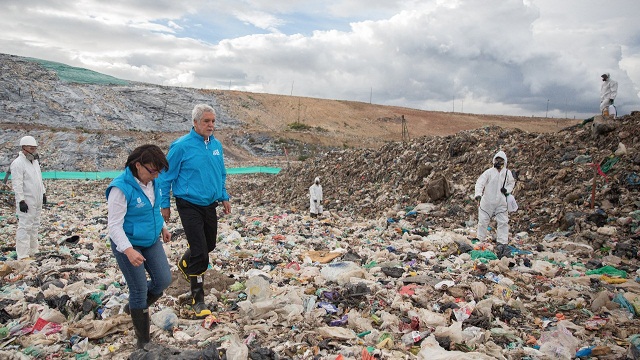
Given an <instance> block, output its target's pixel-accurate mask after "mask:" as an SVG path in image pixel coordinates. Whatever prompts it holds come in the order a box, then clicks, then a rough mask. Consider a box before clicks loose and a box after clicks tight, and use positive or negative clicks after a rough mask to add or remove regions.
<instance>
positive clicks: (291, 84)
mask: <svg viewBox="0 0 640 360" xmlns="http://www.w3.org/2000/svg"><path fill="white" fill-rule="evenodd" d="M294 82H295V81H292V82H291V94H289V96H293V83H294Z"/></svg>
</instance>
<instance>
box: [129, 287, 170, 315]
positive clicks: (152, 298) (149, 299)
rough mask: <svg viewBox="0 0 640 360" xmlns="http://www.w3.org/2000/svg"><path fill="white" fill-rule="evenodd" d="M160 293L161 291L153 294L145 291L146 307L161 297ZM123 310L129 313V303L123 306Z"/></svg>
mask: <svg viewBox="0 0 640 360" xmlns="http://www.w3.org/2000/svg"><path fill="white" fill-rule="evenodd" d="M162 294H163V293H160V294H157V295H155V294H152V293H150V292H147V307H151V305H153V304H154V303H155V302H156V301H158V299H160V298H161V297H162ZM124 312H125V314H131V309H129V304H127V305H125V306H124Z"/></svg>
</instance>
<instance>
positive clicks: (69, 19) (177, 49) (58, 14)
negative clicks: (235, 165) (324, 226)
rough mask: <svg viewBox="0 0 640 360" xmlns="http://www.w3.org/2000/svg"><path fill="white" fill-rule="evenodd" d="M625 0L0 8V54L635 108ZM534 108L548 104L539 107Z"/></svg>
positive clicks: (474, 100)
mask: <svg viewBox="0 0 640 360" xmlns="http://www.w3.org/2000/svg"><path fill="white" fill-rule="evenodd" d="M639 14H640V1H638V0H609V1H601V0H598V1H596V0H524V1H523V0H502V1H498V0H436V1H430V0H422V1H412V0H406V1H403V0H342V1H332V0H327V1H317V0H314V1H306V0H300V1H296V0H270V1H258V0H218V1H204V0H190V1H184V2H183V1H175V0H109V1H104V0H79V1H67V0H20V1H15V0H0V24H2V30H1V31H0V52H2V53H7V54H13V55H19V56H29V57H35V58H41V59H45V60H51V61H57V62H62V63H65V64H69V65H72V66H78V67H84V68H88V69H91V70H95V71H98V72H101V73H105V74H108V75H112V76H115V77H118V78H121V79H126V80H135V81H143V82H149V83H155V84H164V85H175V86H186V87H195V88H211V89H233V90H242V91H251V92H261V93H262V92H264V93H272V94H283V95H290V94H293V95H296V96H308V97H318V98H326V99H338V100H354V101H362V102H367V103H368V102H370V101H371V102H373V103H376V104H385V105H396V106H405V107H410V108H417V109H423V110H435V111H452V110H455V111H457V112H461V111H462V112H472V113H489V114H510V115H523V116H531V115H535V116H546V115H547V114H548V116H549V117H564V116H565V114H566V115H567V116H568V117H570V118H573V117H574V116H575V117H577V118H584V117H587V116H592V115H593V114H596V113H598V112H599V108H598V105H599V102H600V99H599V96H600V84H601V79H600V75H601V74H602V73H603V72H609V73H611V76H612V78H613V79H615V80H617V81H618V82H619V90H618V93H619V95H618V97H617V98H616V102H615V104H616V106H617V107H618V112H619V113H622V114H626V113H629V112H630V111H632V110H640V98H639V93H640V22H639V21H637V18H638V15H639ZM547 109H548V110H547Z"/></svg>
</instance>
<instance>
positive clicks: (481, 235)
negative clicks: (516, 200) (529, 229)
mask: <svg viewBox="0 0 640 360" xmlns="http://www.w3.org/2000/svg"><path fill="white" fill-rule="evenodd" d="M514 186H515V179H514V178H513V174H511V171H509V170H508V169H507V155H506V154H505V153H504V151H498V153H496V154H495V155H494V156H493V167H491V168H490V169H487V170H485V171H484V172H483V173H482V175H480V177H479V178H478V180H477V181H476V187H475V199H476V201H477V202H478V203H479V206H478V234H477V237H478V240H480V241H484V240H485V238H486V237H487V226H488V225H489V221H490V220H491V218H493V217H495V218H496V222H497V223H498V227H497V241H498V243H500V244H507V243H508V242H509V214H508V212H507V196H508V195H509V194H510V193H511V191H513V187H514Z"/></svg>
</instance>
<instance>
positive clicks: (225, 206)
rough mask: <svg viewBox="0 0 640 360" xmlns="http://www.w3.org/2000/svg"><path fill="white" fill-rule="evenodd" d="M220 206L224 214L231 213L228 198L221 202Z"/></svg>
mask: <svg viewBox="0 0 640 360" xmlns="http://www.w3.org/2000/svg"><path fill="white" fill-rule="evenodd" d="M222 207H223V211H224V213H225V214H231V203H230V202H229V201H228V200H227V201H223V202H222Z"/></svg>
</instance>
